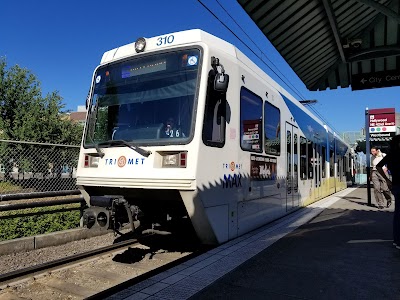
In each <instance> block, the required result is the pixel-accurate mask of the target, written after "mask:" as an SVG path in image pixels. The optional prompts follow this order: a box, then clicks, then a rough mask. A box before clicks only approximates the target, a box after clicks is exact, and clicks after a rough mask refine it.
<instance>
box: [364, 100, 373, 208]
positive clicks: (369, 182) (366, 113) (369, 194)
mask: <svg viewBox="0 0 400 300" xmlns="http://www.w3.org/2000/svg"><path fill="white" fill-rule="evenodd" d="M370 152H371V145H370V144H369V112H368V107H367V108H366V109H365V158H366V159H367V199H368V206H372V203H371V180H370V179H371V178H370V177H371V154H370Z"/></svg>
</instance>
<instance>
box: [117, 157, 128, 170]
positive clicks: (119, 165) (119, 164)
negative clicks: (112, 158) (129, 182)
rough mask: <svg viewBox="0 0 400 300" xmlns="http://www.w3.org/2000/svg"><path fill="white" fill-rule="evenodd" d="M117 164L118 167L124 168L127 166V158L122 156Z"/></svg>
mask: <svg viewBox="0 0 400 300" xmlns="http://www.w3.org/2000/svg"><path fill="white" fill-rule="evenodd" d="M117 164H118V167H120V168H122V167H123V166H125V165H126V157H125V156H120V157H119V158H118V162H117Z"/></svg>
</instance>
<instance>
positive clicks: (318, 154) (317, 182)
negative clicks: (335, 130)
mask: <svg viewBox="0 0 400 300" xmlns="http://www.w3.org/2000/svg"><path fill="white" fill-rule="evenodd" d="M314 147H315V151H314V153H315V156H314V167H315V168H314V174H315V176H314V177H315V181H314V183H315V186H314V187H315V198H316V199H319V198H321V197H322V192H321V188H320V187H321V151H322V149H321V148H322V147H321V144H320V142H319V141H318V139H316V143H314Z"/></svg>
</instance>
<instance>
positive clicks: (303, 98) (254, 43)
mask: <svg viewBox="0 0 400 300" xmlns="http://www.w3.org/2000/svg"><path fill="white" fill-rule="evenodd" d="M216 2H217V3H218V5H219V6H220V7H221V8H222V9H223V10H224V12H225V13H226V14H227V15H228V16H229V17H230V18H231V19H232V21H233V22H234V23H235V24H236V25H237V26H238V27H239V28H240V30H241V31H242V32H243V33H244V34H245V35H246V37H247V38H248V39H249V40H250V41H251V42H252V43H253V45H254V46H256V48H257V49H258V50H259V51H260V53H261V54H262V55H264V57H265V58H266V59H267V60H268V61H269V63H270V64H271V65H272V66H274V68H275V69H276V70H277V72H279V73H280V74H281V76H282V77H283V78H284V79H285V80H286V81H287V82H285V81H284V80H283V79H282V78H280V77H279V76H278V75H277V74H276V73H275V72H274V71H273V70H272V68H271V67H269V66H268V65H267V63H266V62H264V61H263V59H262V57H259V59H260V60H262V61H263V62H264V63H265V64H266V65H267V66H268V67H269V68H270V69H271V70H272V71H273V72H274V73H275V75H277V76H278V77H279V78H280V79H281V80H282V81H283V82H284V83H285V84H286V85H287V86H289V84H290V86H291V88H290V89H291V90H292V91H296V92H295V93H296V95H298V96H299V97H300V98H301V99H302V100H305V97H304V96H303V95H302V94H301V92H300V91H299V90H298V89H297V88H296V87H295V86H294V85H293V84H291V83H290V81H289V79H287V78H286V76H285V74H283V73H282V72H281V71H280V70H279V68H278V67H277V66H276V65H275V64H274V63H273V62H272V61H271V60H270V59H269V58H268V56H267V55H266V54H265V53H264V52H263V51H262V50H261V48H260V47H259V46H258V45H257V44H256V42H255V41H254V40H253V39H252V38H251V37H250V36H249V35H248V34H247V33H246V31H245V30H244V29H243V27H242V26H240V24H239V23H238V22H236V20H235V19H234V18H233V17H232V16H231V14H230V13H229V12H228V11H227V10H226V9H225V7H223V6H222V4H221V3H220V2H219V1H218V0H216ZM242 43H243V42H242Z"/></svg>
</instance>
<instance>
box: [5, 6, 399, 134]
mask: <svg viewBox="0 0 400 300" xmlns="http://www.w3.org/2000/svg"><path fill="white" fill-rule="evenodd" d="M202 1H203V2H204V3H205V4H206V5H207V6H208V7H210V8H211V9H212V10H213V11H214V12H215V13H216V15H217V16H218V17H219V18H220V19H221V20H223V21H224V22H225V24H227V25H228V26H229V27H230V28H232V29H233V31H234V32H235V33H236V34H237V35H238V36H239V37H240V38H241V39H243V40H244V41H246V42H247V43H249V45H251V42H250V41H249V40H248V39H247V38H246V36H245V34H244V33H243V32H242V31H241V30H240V29H239V28H238V27H237V26H236V24H235V23H234V22H233V21H232V20H231V19H230V18H229V16H227V15H226V14H225V12H224V11H223V10H222V9H221V7H220V6H219V5H218V3H217V2H216V1H215V0H202ZM220 3H221V4H222V5H223V6H224V7H225V9H227V10H228V11H229V12H230V14H231V15H232V16H233V17H234V18H235V20H236V21H237V22H238V23H239V24H241V27H242V28H245V29H246V32H247V34H248V35H250V36H251V37H252V39H253V40H254V41H255V42H256V44H257V46H258V47H260V48H261V49H263V52H264V53H266V54H267V55H268V57H269V59H270V60H271V61H273V62H274V64H275V65H276V66H277V68H279V70H280V72H281V73H283V74H284V75H285V77H286V78H287V79H288V80H289V81H290V82H291V84H292V85H294V86H295V87H296V89H297V90H299V91H300V92H301V94H302V95H303V96H304V97H305V98H306V99H317V100H318V104H316V105H314V106H313V107H314V108H315V109H316V110H317V111H318V112H319V113H320V114H321V115H322V116H324V117H325V119H327V120H328V122H329V123H330V124H331V125H333V127H334V128H335V129H336V130H337V131H338V132H344V131H359V130H360V129H361V128H362V127H363V126H364V110H365V107H369V108H381V107H395V108H396V111H400V104H399V103H400V102H399V101H398V99H399V94H400V87H392V88H382V89H374V90H365V91H356V92H352V91H351V90H350V89H349V88H347V89H340V88H339V89H337V90H327V91H322V92H309V91H308V90H307V89H306V87H305V85H304V84H303V83H302V82H301V80H300V79H299V78H298V77H297V75H296V74H295V73H294V72H293V71H292V69H291V68H290V67H289V66H288V65H287V63H286V62H285V61H284V59H283V58H282V57H281V56H280V55H279V53H278V52H277V51H276V50H275V48H274V47H273V46H272V45H271V44H270V43H269V41H268V40H267V39H266V38H265V37H264V35H263V34H262V33H261V32H260V30H259V29H258V28H257V26H256V25H255V24H254V23H253V22H252V20H251V19H250V18H249V17H248V16H247V14H246V13H245V12H244V11H243V9H242V8H241V7H240V5H239V4H238V3H237V2H236V1H235V0H220ZM0 19H1V21H2V24H3V26H1V27H0V56H5V57H6V59H7V62H8V64H9V66H11V65H14V64H18V65H20V66H22V67H25V68H28V69H29V70H31V71H32V72H33V73H34V74H35V75H36V76H37V77H38V79H39V80H40V81H41V84H42V91H43V93H44V94H46V93H48V92H51V91H54V90H57V91H59V92H60V95H61V96H62V97H63V98H64V100H63V102H64V103H65V106H66V107H65V108H66V109H70V110H76V107H77V106H78V105H84V103H85V98H86V95H87V91H88V89H89V86H90V82H91V77H92V73H93V70H94V69H95V67H96V66H97V65H98V64H99V62H100V59H101V56H102V54H103V53H104V52H105V51H107V50H110V49H112V48H115V47H118V46H122V45H124V44H128V43H131V42H134V41H135V40H136V39H137V38H138V37H141V36H144V37H152V36H157V35H161V34H165V33H169V32H175V31H181V30H186V29H193V28H200V29H202V30H205V31H207V32H209V33H211V34H214V35H216V36H218V37H220V38H222V39H225V40H227V41H228V42H231V43H232V44H234V45H235V46H237V47H238V48H239V49H240V50H241V51H243V52H244V53H245V54H246V55H248V56H249V57H250V58H251V59H253V60H254V61H255V62H256V63H257V64H258V65H259V66H260V67H261V68H262V69H264V70H265V71H266V73H268V74H269V75H270V76H271V77H272V78H274V79H275V80H276V81H277V82H278V83H279V84H281V85H282V86H283V87H284V88H285V89H287V90H288V91H289V92H290V93H292V94H293V92H292V91H291V90H290V89H289V88H288V87H287V86H286V85H285V84H284V83H283V82H282V81H281V80H280V79H279V78H277V77H276V76H275V74H273V72H271V70H270V69H268V67H266V66H265V65H264V64H262V63H261V62H260V61H259V60H258V58H257V57H255V56H254V55H253V54H252V53H251V52H250V51H249V50H248V49H247V48H246V47H245V46H244V45H243V44H242V43H241V42H240V41H239V40H238V39H237V38H236V37H235V36H234V35H232V34H231V33H230V32H229V31H228V30H227V29H226V28H225V27H224V26H223V25H222V24H220V22H219V21H218V20H216V19H215V18H214V17H213V16H212V15H211V14H210V13H209V12H208V11H206V10H205V9H204V8H203V7H202V6H201V5H200V3H199V2H198V1H196V0H180V1H178V0H170V1H166V0H146V1H138V0H136V1H128V0H121V1H119V0H115V1H103V0H98V1H91V0H90V1H85V0H80V1H77V0H70V1H54V0H53V1H50V0H37V1H29V0H20V1H12V0H3V1H2V9H1V10H0ZM254 49H255V52H258V50H256V48H254ZM275 71H276V70H275Z"/></svg>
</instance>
